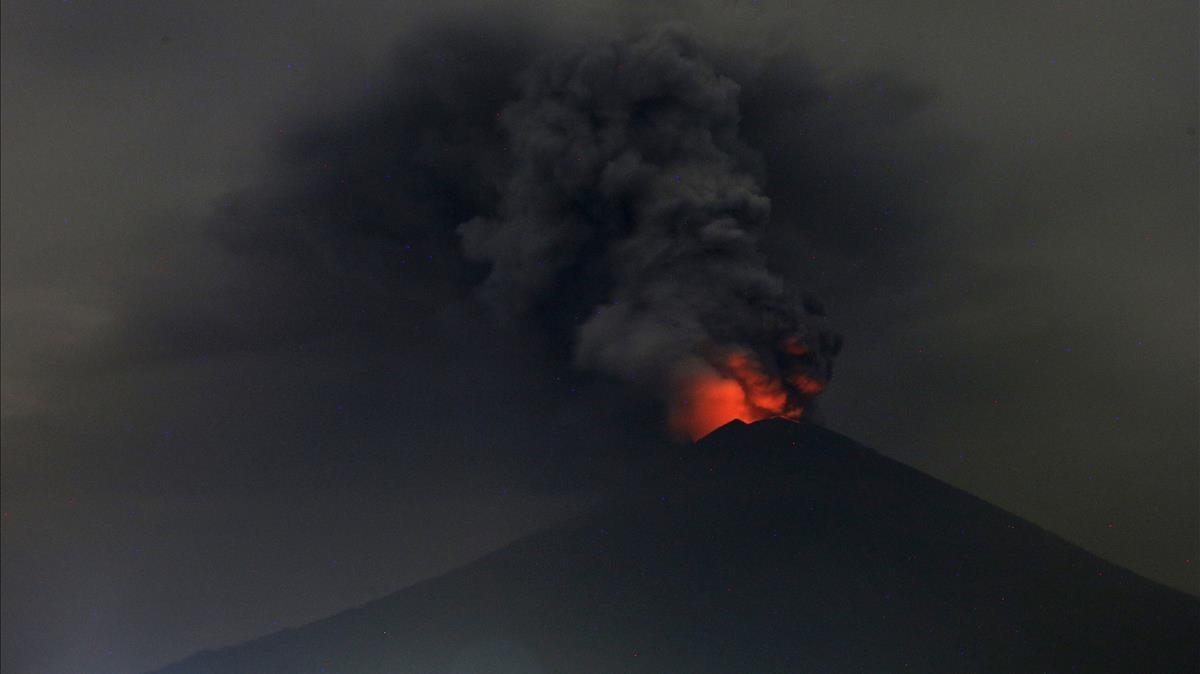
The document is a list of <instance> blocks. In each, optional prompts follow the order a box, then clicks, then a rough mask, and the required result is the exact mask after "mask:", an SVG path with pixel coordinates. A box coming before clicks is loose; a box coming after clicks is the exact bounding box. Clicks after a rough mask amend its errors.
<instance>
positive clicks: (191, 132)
mask: <svg viewBox="0 0 1200 674" xmlns="http://www.w3.org/2000/svg"><path fill="white" fill-rule="evenodd" d="M433 4H435V3H411V4H406V3H393V4H390V5H385V4H383V3H371V4H366V3H364V4H362V5H361V6H351V5H350V4H345V5H343V4H338V5H336V6H332V5H328V4H327V3H304V2H288V3H265V2H264V3H252V4H251V5H245V4H244V3H243V4H235V3H219V2H153V3H152V2H127V3H89V2H79V1H76V0H70V1H66V2H51V3H32V2H26V1H24V0H9V1H6V2H5V3H4V5H3V15H2V16H0V19H2V31H3V34H2V38H3V46H2V53H0V56H2V66H0V67H2V74H3V109H2V113H3V146H2V169H3V180H2V193H0V213H2V217H3V267H2V273H3V278H2V280H3V415H4V416H3V448H2V468H3V474H2V486H3V495H2V500H3V511H4V515H3V577H2V580H3V586H2V588H0V590H2V594H3V615H2V618H3V643H2V648H3V669H4V672H6V673H7V672H12V673H13V674H16V673H18V672H29V671H37V672H43V673H49V674H55V673H59V672H72V671H80V670H84V671H89V672H94V673H104V672H130V671H138V670H143V669H146V668H149V667H153V666H156V665H161V664H164V663H166V662H168V661H171V660H174V659H178V658H180V657H183V656H185V655H187V654H189V653H191V652H193V651H195V650H198V649H201V648H211V647H216V646H221V645H226V644H230V643H234V642H238V641H243V640H246V639H248V638H251V637H255V636H258V635H261V634H265V633H268V632H271V631H274V630H276V629H279V628H281V627H284V626H292V625H298V624H302V623H305V622H309V621H311V620H314V619H316V618H319V617H322V616H325V615H328V614H330V613H333V612H335V611H338V610H340V609H343V608H346V607H349V606H352V605H355V604H359V603H362V602H364V601H366V600H369V599H371V598H374V597H377V596H379V595H382V594H384V593H387V592H389V591H392V590H394V589H397V588H400V587H402V586H405V585H407V584H410V583H412V582H413V581H416V580H418V579H421V578H425V577H428V576H431V575H435V574H438V573H440V572H442V571H445V570H447V569H449V568H451V567H453V566H455V565H458V564H461V563H464V562H467V561H469V560H471V559H473V558H474V557H476V556H478V555H479V554H481V553H482V552H485V551H487V550H490V549H493V548H496V547H498V546H501V545H503V544H504V543H506V542H508V541H510V540H512V539H514V538H516V537H518V536H520V535H522V534H524V533H527V532H529V531H532V530H534V529H537V528H539V527H541V526H543V525H546V524H548V523H550V522H553V521H555V520H558V519H560V518H562V517H565V516H567V515H569V514H570V513H572V512H576V511H578V510H579V509H581V508H586V507H587V506H588V504H590V503H592V502H594V501H595V499H596V498H597V496H598V495H599V494H602V493H603V492H604V490H605V489H606V488H609V487H611V486H612V485H614V484H619V483H620V482H621V481H622V480H623V479H627V478H628V477H629V476H630V475H632V474H635V473H636V471H637V469H638V468H639V467H640V466H642V465H644V464H645V463H646V462H647V461H648V460H650V459H648V458H647V456H648V455H649V454H650V449H648V448H650V447H652V446H653V445H654V444H655V443H657V442H661V429H662V420H661V418H660V416H659V410H657V409H656V408H655V405H654V404H653V402H652V401H649V400H647V398H646V397H645V396H644V395H643V392H641V391H637V390H633V389H631V387H629V386H626V385H624V384H621V383H620V382H616V381H612V380H609V379H606V378H604V377H602V376H597V375H595V374H590V373H585V372H579V371H576V370H573V369H572V368H570V367H568V366H567V360H568V359H569V356H568V355H567V354H565V353H564V352H563V344H562V341H561V340H560V339H557V338H556V336H555V335H556V333H555V332H554V331H553V330H550V331H547V330H532V329H529V326H520V325H518V326H514V325H507V324H500V323H497V322H495V321H493V320H491V319H490V318H488V315H487V313H486V312H485V311H483V310H481V309H480V307H479V306H478V304H477V303H476V302H475V301H474V300H473V299H472V294H471V288H472V287H473V286H474V285H475V284H477V283H478V282H479V280H480V279H481V271H480V269H479V267H478V265H473V264H471V263H468V262H466V261H464V260H463V259H462V256H461V255H460V253H459V250H458V248H457V235H456V234H455V228H456V227H457V225H458V224H459V223H461V222H464V221H466V220H468V219H470V218H471V217H474V216H476V215H489V209H490V208H491V207H492V206H494V202H495V192H496V183H498V182H499V181H501V180H503V175H498V174H502V173H503V169H502V167H503V165H504V164H503V157H504V154H503V150H504V138H503V136H502V135H501V134H499V132H498V131H497V128H496V125H495V124H494V118H495V113H496V112H497V111H499V109H500V108H501V107H503V106H504V105H505V104H506V103H508V102H509V101H511V100H513V99H514V98H515V97H516V96H517V95H518V94H517V90H516V88H515V85H514V81H515V80H514V78H515V77H516V75H517V74H518V73H519V72H521V71H522V70H523V69H525V68H526V67H528V66H529V64H530V63H531V62H532V61H531V60H532V59H536V58H539V57H543V56H546V55H547V54H555V53H559V52H562V51H563V50H569V49H571V48H575V47H578V46H580V45H585V44H590V43H592V42H593V41H595V40H613V39H618V38H621V37H624V36H627V35H630V34H635V33H636V32H637V31H638V30H639V29H641V28H643V27H645V26H648V25H653V24H656V23H658V22H660V21H663V20H671V19H673V20H683V21H685V22H686V24H687V25H688V26H689V27H690V29H691V31H692V32H693V33H694V34H695V35H696V36H697V39H698V40H699V41H700V42H702V43H703V44H704V45H705V49H706V52H705V53H706V58H708V59H709V60H710V61H711V63H712V64H713V67H714V68H715V69H716V70H718V71H719V72H721V73H723V74H725V75H726V76H728V77H730V78H731V79H732V80H734V81H736V82H737V83H738V84H739V85H740V86H741V97H740V104H741V115H742V122H741V132H742V140H744V141H745V142H746V143H747V144H748V145H749V146H751V147H753V148H754V149H755V150H757V151H758V152H759V154H760V157H761V168H762V172H763V175H764V176H765V178H764V182H763V185H764V188H763V189H764V192H765V194H766V195H767V196H768V197H769V198H770V199H771V203H772V206H771V222H770V226H769V228H768V233H767V236H766V239H765V242H764V249H765V250H766V251H767V253H768V258H769V262H770V264H771V265H772V268H773V269H774V270H775V272H776V273H778V274H780V275H781V276H783V277H785V278H787V279H788V280H790V281H794V282H795V283H796V284H797V285H799V286H802V287H805V288H808V289H811V290H813V291H815V292H816V293H818V294H819V295H820V297H821V298H822V299H823V300H824V302H825V304H826V305H827V307H828V310H829V318H830V321H831V323H832V324H833V325H834V327H835V328H836V329H837V330H838V331H839V332H840V333H841V334H842V335H844V336H845V343H846V346H845V348H844V350H843V351H842V353H841V355H840V356H839V358H838V361H837V365H836V374H835V376H834V379H833V383H832V385H831V386H830V388H829V390H828V392H827V393H825V394H824V395H823V396H822V414H823V416H824V418H825V420H826V423H827V424H828V425H829V426H830V427H831V428H833V429H834V430H837V431H839V432H842V433H844V434H846V435H849V436H851V437H853V438H854V439H856V440H859V441H860V442H863V443H865V444H868V445H871V446H873V447H875V448H877V449H879V450H880V451H881V452H883V453H885V454H887V455H889V456H892V457H895V458H897V459H899V460H901V461H903V462H905V463H908V464H910V465H912V466H915V467H917V468H920V469H922V470H925V471H927V472H929V473H931V474H932V475H934V476H937V477H939V478H942V479H944V480H947V481H949V482H950V483H952V484H954V485H956V486H958V487H961V488H963V489H966V490H968V491H970V492H972V493H975V494H978V495H980V496H982V497H984V498H986V499H988V500H991V501H992V502H994V503H996V504H998V505H1000V506H1002V507H1004V508H1006V509H1009V510H1011V511H1013V512H1015V513H1017V514H1019V515H1022V516H1024V517H1027V518H1029V519H1031V520H1032V521H1034V522H1036V523H1038V524H1040V525H1042V526H1044V527H1046V528H1048V529H1050V530H1051V531H1054V532H1056V533H1058V534H1060V535H1062V536H1064V537H1065V538H1067V539H1069V540H1071V541H1073V542H1076V543H1078V544H1080V545H1082V546H1084V547H1086V548H1087V549H1089V550H1092V551H1094V552H1096V553H1098V554H1100V555H1101V556H1104V557H1106V558H1108V559H1111V560H1113V561H1115V562H1117V563H1120V564H1123V565H1126V566H1129V567H1130V568H1132V569H1133V570H1135V571H1137V572H1139V573H1142V574H1144V575H1146V576H1148V577H1150V578H1153V579H1156V580H1159V581H1161V582H1164V583H1167V584H1169V585H1172V586H1174V587H1178V588H1182V589H1185V590H1187V591H1190V592H1192V593H1194V594H1195V593H1200V572H1198V571H1197V568H1198V567H1200V564H1198V563H1196V559H1197V557H1198V556H1200V540H1198V537H1200V534H1198V531H1200V502H1198V492H1200V483H1198V480H1200V462H1198V449H1200V447H1198V446H1200V438H1198V432H1200V431H1198V429H1200V418H1198V411H1197V410H1198V402H1200V401H1198V386H1200V382H1198V377H1200V374H1198V373H1200V357H1198V351H1197V344H1198V343H1200V339H1198V337H1200V336H1198V334H1197V332H1198V323H1200V317H1198V308H1197V307H1198V306H1200V297H1198V285H1200V279H1198V276H1197V266H1198V265H1197V251H1198V249H1200V241H1198V237H1197V221H1198V217H1200V213H1198V204H1197V177H1198V176H1197V166H1198V162H1197V116H1198V110H1197V61H1198V59H1197V56H1198V55H1197V18H1198V17H1197V9H1196V6H1195V3H1193V2H1176V3H1138V4H1136V5H1134V4H1131V3H1122V2H1053V3H1046V2H1036V3H1035V2H1008V3H982V2H974V3H951V4H946V3H935V2H922V3H906V8H905V9H904V10H903V11H901V10H900V9H898V8H896V7H895V6H894V4H895V3H884V2H839V3H815V2H814V3H807V2H779V3H775V2H769V1H767V0H763V1H762V2H713V3H702V4H686V5H685V4H682V3H670V4H669V5H667V6H664V7H660V8H656V9H654V10H646V9H628V8H623V7H622V6H621V5H619V4H618V3H610V2H594V3H589V2H568V3H555V4H554V8H553V9H548V8H546V7H538V8H536V9H535V10H532V11H530V10H528V9H527V8H524V7H523V6H522V5H519V4H516V3H504V4H491V3H469V4H468V3H461V4H451V5H449V6H448V5H447V4H445V3H437V4H439V5H441V7H442V8H441V9H438V10H436V11H435V10H434V9H432V8H431V6H432V5H433ZM633 4H641V3H633Z"/></svg>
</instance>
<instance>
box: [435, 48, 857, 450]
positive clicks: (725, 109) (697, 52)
mask: <svg viewBox="0 0 1200 674" xmlns="http://www.w3.org/2000/svg"><path fill="white" fill-rule="evenodd" d="M739 92H740V87H739V86H738V84H737V83H736V82H734V81H733V80H731V79H730V78H728V77H726V76H724V75H722V74H721V73H720V72H718V71H717V70H715V69H714V67H713V66H712V65H711V64H710V63H709V62H708V61H707V60H706V59H705V57H704V54H703V52H702V49H701V47H700V45H699V44H698V42H697V41H696V40H695V39H694V38H693V37H691V36H690V35H689V34H688V33H687V32H686V31H684V30H681V29H679V28H676V27H667V28H662V29H658V30H656V31H654V32H651V33H649V34H647V35H645V36H643V37H641V38H638V39H635V40H631V41H620V42H613V43H608V44H604V45H601V46H596V47H593V48H589V49H584V50H580V51H577V52H575V53H572V54H569V55H567V56H560V57H555V58H551V59H546V60H542V61H540V62H538V63H536V64H535V65H534V66H532V67H531V68H529V69H528V70H526V72H525V73H524V75H523V78H522V86H521V95H520V97H519V98H518V99H517V100H515V101H513V102H511V103H510V104H508V105H507V106H505V107H504V108H503V110H502V111H501V112H500V113H499V124H500V125H501V127H502V129H503V132H504V133H505V134H506V137H507V139H508V143H509V144H508V150H509V154H510V159H511V162H512V163H511V167H510V168H509V173H508V176H507V179H506V180H505V181H503V184H502V186H501V191H500V199H499V203H498V206H497V209H496V213H495V214H494V215H490V216H481V217H475V218H473V219H471V220H469V221H467V222H465V223H464V224H462V225H461V227H460V228H459V232H460V234H461V236H462V245H463V250H464V252H465V254H466V255H467V256H468V257H469V258H471V259H474V260H478V261H482V262H486V263H489V264H490V273H489V274H488V276H487V277H486V279H485V281H484V282H483V284H482V286H481V287H480V293H481V294H482V295H483V297H484V298H485V299H486V300H487V301H488V302H489V303H490V304H491V305H492V306H494V307H496V308H497V309H499V310H500V311H501V312H502V313H503V314H505V315H508V316H512V317H517V318H544V317H547V316H560V317H561V316H565V317H569V319H568V320H570V321H572V324H571V326H570V329H571V330H572V345H573V360H574V363H575V364H576V366H578V367H580V368H583V369H587V370H593V371H598V372H602V373H606V374H609V375H613V376H616V377H618V378H620V379H622V380H625V381H627V382H629V383H631V384H633V385H635V386H639V387H645V388H647V389H648V390H650V391H652V392H654V393H655V395H657V396H658V397H660V398H661V399H662V400H663V401H664V402H665V403H666V404H667V406H668V409H669V414H670V425H671V428H672V430H673V431H675V432H676V433H678V434H680V435H687V436H691V437H693V438H694V437H699V436H700V435H703V434H704V433H706V432H707V431H709V430H711V429H712V428H714V427H715V426H717V425H720V424H721V423H724V422H726V421H729V420H730V419H732V418H742V419H745V420H747V421H750V420H753V419H758V418H764V417H768V416H783V417H789V418H793V419H797V418H800V417H802V416H806V415H809V414H811V410H812V401H813V398H814V397H815V396H816V395H817V394H819V393H820V392H821V390H823V389H824V387H825V386H826V384H827V383H828V381H829V379H830V377H831V375H832V363H833V358H834V356H835V355H836V354H837V352H838V350H839V348H840V346H841V339H840V337H839V336H837V335H835V334H834V333H832V332H830V331H829V330H828V329H827V328H826V327H825V325H824V323H825V321H824V311H823V310H822V308H821V306H820V303H819V302H817V301H816V300H815V299H814V298H811V297H805V296H803V295H802V294H800V293H799V292H797V291H796V290H795V289H793V288H790V287H788V285H787V284H786V283H785V282H784V280H783V278H782V277H781V276H780V275H778V274H775V273H773V272H772V271H771V270H770V269H768V266H767V263H766V258H765V256H764V255H763V252H762V251H761V250H760V247H759V242H760V239H761V238H762V235H763V233H764V231H765V229H766V227H767V225H768V221H769V218H770V200H769V199H768V198H767V196H766V195H765V194H764V191H763V188H762V181H761V178H760V176H759V175H758V171H757V170H756V167H757V165H758V163H759V162H758V156H757V154H756V153H755V152H754V151H753V150H752V149H751V148H749V147H748V146H747V145H746V144H745V143H744V142H743V141H742V140H741V138H740V137H739V122H740V111H739V103H738V99H739Z"/></svg>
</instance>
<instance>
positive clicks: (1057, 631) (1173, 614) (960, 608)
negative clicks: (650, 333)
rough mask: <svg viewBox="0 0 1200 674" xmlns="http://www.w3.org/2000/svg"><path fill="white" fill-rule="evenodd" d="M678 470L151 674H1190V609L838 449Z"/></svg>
mask: <svg viewBox="0 0 1200 674" xmlns="http://www.w3.org/2000/svg"><path fill="white" fill-rule="evenodd" d="M680 451H681V457H680V459H679V460H678V461H677V462H675V463H674V465H673V466H672V467H671V468H669V469H667V470H666V471H664V472H662V473H661V474H660V475H659V476H658V477H656V478H654V479H652V480H649V481H647V482H646V483H645V484H644V485H643V486H642V487H641V488H640V489H638V490H637V492H636V493H635V494H633V495H631V496H630V497H628V498H625V499H622V500H618V501H617V502H615V503H613V504H612V505H611V506H609V507H608V508H606V509H604V510H602V511H600V512H598V513H596V514H592V515H588V516H584V517H581V518H578V519H576V520H573V521H570V522H568V523H565V524H563V525H560V526H558V527H556V528H552V529H550V530H548V531H545V532H543V533H540V534H537V535H534V536H531V537H529V538H526V539H524V540H521V541H518V542H517V543H514V544H512V545H510V546H508V547H506V548H504V549H502V550H499V551H497V552H495V553H492V554H490V555H488V556H486V557H484V558H483V559H480V560H478V561H476V562H474V563H472V564H469V565H467V566H465V567H463V568H460V569H458V570H456V571H453V572H451V573H448V574H446V575H444V576H441V577H438V578H434V579H432V580H429V581H426V582H422V583H419V584H417V585H414V586H412V587H409V588H407V589H405V590H401V591H399V592H397V593H395V594H392V595H390V596H387V597H384V598H382V599H380V600H378V601H375V602H372V603H369V604H367V605H365V606H362V607H360V608H356V609H352V610H349V611H346V612H344V613H341V614H338V615H335V616H333V617H331V618H328V619H325V620H322V621H319V622H316V623H313V624H310V625H308V626H305V627H302V628H299V629H293V630H287V631H283V632H280V633H277V634H274V635H271V636H268V637H265V638H262V639H259V640H257V641H253V642H250V643H247V644H245V645H242V646H237V647H233V648H229V649H225V650H221V651H217V652H204V653H200V654H198V655H195V656H193V657H191V658H189V659H187V660H185V661H183V662H181V663H178V664H176V665H173V666H170V667H168V668H166V669H164V670H162V671H161V674H215V673H218V672H220V673H222V674H235V673H239V674H240V673H246V674H250V673H255V674H261V673H262V672H353V673H355V674H366V673H375V672H379V673H383V672H389V673H396V672H421V673H431V672H445V673H450V672H464V673H465V672H473V673H482V672H492V673H505V674H509V673H512V674H516V673H517V672H521V673H526V672H595V673H606V674H608V673H611V672H900V671H911V672H1126V673H1127V672H1192V671H1197V667H1198V663H1200V641H1198V640H1197V637H1196V635H1197V634H1200V601H1197V600H1196V599H1195V598H1193V597H1190V596H1188V595H1185V594H1182V593H1180V592H1176V591H1174V590H1171V589H1168V588H1166V587H1163V586H1161V585H1158V584H1156V583H1154V582H1151V581H1149V580H1146V579H1144V578H1141V577H1139V576H1137V575H1135V574H1133V573H1131V572H1130V571H1127V570H1125V569H1122V568H1119V567H1116V566H1114V565H1112V564H1110V563H1108V562H1105V561H1104V560H1101V559H1099V558H1097V557H1095V556H1094V555H1092V554H1090V553H1088V552H1086V551H1084V550H1082V549H1080V548H1078V547H1076V546H1074V545H1071V544H1070V543H1067V542H1066V541H1064V540H1062V539H1060V538H1058V537H1057V536H1055V535H1053V534H1050V533H1048V532H1046V531H1044V530H1042V529H1040V528H1038V527H1037V526H1035V525H1033V524H1031V523H1029V522H1026V521H1024V520H1022V519H1020V518H1018V517H1016V516H1014V515H1011V514H1009V513H1006V512H1004V511H1002V510H1000V509H998V508H996V507H994V506H992V505H989V504H988V503H986V502H984V501H982V500H980V499H978V498H976V497H974V496H971V495H969V494H967V493H965V492H962V491H959V490H958V489H955V488H953V487H950V486H948V485H946V484H944V483H942V482H940V481H938V480H935V479H933V478H931V477H929V476H926V475H924V474H922V473H920V472H918V471H916V470H913V469H912V468H908V467H906V466H904V465H902V464H900V463H897V462H895V461H892V460H890V459H888V458H885V457H883V456H881V455H879V454H878V453H876V452H874V451H872V450H870V449H867V448H865V447H862V446H860V445H858V444H856V443H854V442H853V441H851V440H849V439H847V438H845V437H843V436H841V435H838V434H836V433H833V432H831V431H828V430H826V429H823V428H821V427H818V426H815V425H812V424H808V423H793V422H789V421H784V420H780V419H773V420H766V421H761V422H757V423H754V424H750V425H747V424H744V423H742V422H733V423H730V424H727V425H726V426H724V427H722V428H720V429H718V430H717V431H716V432H714V433H713V434H711V435H709V436H708V437H706V438H704V439H703V440H701V441H700V442H698V443H696V444H695V445H692V446H689V447H686V448H681V450H680ZM684 453H686V456H682V454H684Z"/></svg>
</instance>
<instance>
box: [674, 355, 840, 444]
mask: <svg viewBox="0 0 1200 674" xmlns="http://www.w3.org/2000/svg"><path fill="white" fill-rule="evenodd" d="M785 348H787V346H785ZM802 348H803V347H802V346H793V347H792V348H790V349H788V352H789V353H790V354H791V355H798V353H797V352H800V350H801V349H802ZM824 388H825V384H824V383H823V382H821V381H819V380H817V379H813V378H811V377H808V376H807V375H793V376H790V377H788V378H787V379H786V380H785V379H782V378H780V377H778V376H775V375H772V374H770V373H769V372H767V370H766V369H765V368H763V366H762V364H761V363H760V362H759V360H758V359H757V358H756V357H755V355H754V354H752V353H750V352H748V351H743V350H735V351H730V352H729V353H728V354H727V355H726V356H725V358H724V359H723V360H722V361H721V362H720V363H718V364H717V366H716V368H715V369H712V370H706V371H704V372H702V373H697V374H693V375H690V376H687V377H684V378H683V379H682V380H681V381H680V382H679V384H678V387H677V389H676V390H677V397H676V399H675V400H674V401H673V405H672V409H671V418H670V425H671V430H672V431H673V432H675V433H676V434H678V435H682V436H686V437H688V438H691V439H692V440H698V439H699V438H702V437H704V436H705V435H708V434H709V433H711V432H712V431H714V430H716V429H717V428H720V427H721V426H723V425H725V424H727V423H729V422H730V421H733V420H734V419H741V420H742V421H745V422H746V423H751V422H754V421H759V420H761V419H768V418H771V417H783V418H785V419H793V420H798V419H800V418H801V417H803V416H804V406H803V402H804V401H805V400H806V399H807V398H811V397H812V396H815V395H817V394H818V393H820V392H821V391H822V390H824Z"/></svg>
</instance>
